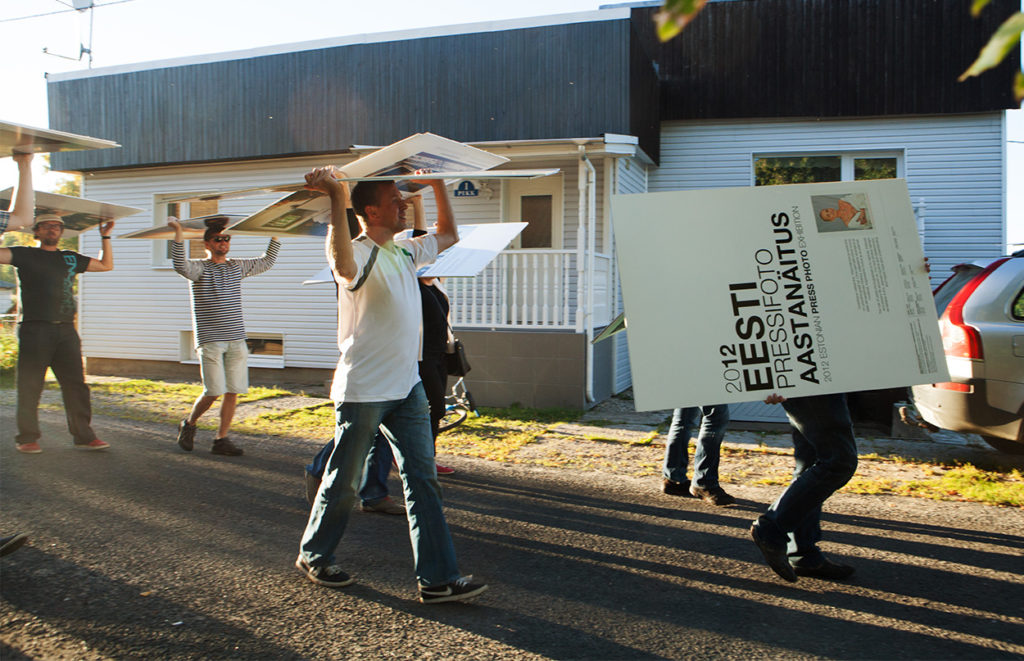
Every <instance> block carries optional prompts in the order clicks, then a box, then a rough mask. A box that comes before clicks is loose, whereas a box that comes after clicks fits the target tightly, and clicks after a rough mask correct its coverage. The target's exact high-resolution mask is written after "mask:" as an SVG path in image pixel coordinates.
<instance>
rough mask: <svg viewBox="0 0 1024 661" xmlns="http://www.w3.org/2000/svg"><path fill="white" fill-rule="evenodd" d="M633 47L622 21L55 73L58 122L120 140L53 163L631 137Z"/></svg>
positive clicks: (118, 163) (135, 162)
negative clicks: (404, 142)
mask: <svg viewBox="0 0 1024 661" xmlns="http://www.w3.org/2000/svg"><path fill="white" fill-rule="evenodd" d="M630 46H631V42H630V21H629V20H625V19H622V20H614V21H601V22H591V23H580V24H574V25H559V26H549V27H538V28H528V29H519V30H507V31H501V32H484V33H478V34H469V35H455V36H445V37H433V38H424V39H415V40H406V41H395V42H384V43H373V44H360V45H352V46H343V47H336V48H327V49H321V50H314V51H302V52H295V53H288V54H282V55H270V56H264V57H256V58H249V59H242V60H232V61H226V62H212V63H208V64H197V65H189V66H178V67H171V68H164V69H152V70H146V71H140V72H135V73H124V74H111V75H106V76H95V77H89V78H81V79H77V80H67V81H60V82H54V83H51V84H50V85H49V97H50V126H51V127H53V128H56V129H60V130H65V131H71V132H74V133H82V134H86V135H93V136H98V137H104V138H107V139H111V140H116V141H118V142H119V143H121V144H122V145H123V148H122V149H119V150H113V149H111V150H102V151H92V152H75V153H61V154H54V158H53V160H54V165H55V167H57V168H59V169H73V170H74V169H78V170H95V169H105V168H118V167H137V166H147V165H160V164H169V163H184V162H204V161H224V160H236V159H249V158H264V157H275V156H285V155H298V154H315V153H326V152H335V151H340V150H344V149H346V148H348V147H349V146H351V145H353V144H388V143H390V142H393V141H395V140H398V139H401V138H404V137H406V136H408V135H410V134H413V133H416V132H419V131H431V132H434V133H437V134H439V135H443V136H445V137H449V138H452V139H455V140H460V141H465V142H474V141H485V140H516V139H544V138H574V137H590V136H600V135H602V134H604V133H626V134H629V133H632V132H633V128H634V127H633V122H631V117H630V103H629V96H630V95H629V88H628V86H629V80H630V70H631V64H630ZM655 112H656V110H655ZM648 123H649V122H648ZM648 132H649V131H648ZM649 139H650V137H648V140H649ZM655 140H656V135H655Z"/></svg>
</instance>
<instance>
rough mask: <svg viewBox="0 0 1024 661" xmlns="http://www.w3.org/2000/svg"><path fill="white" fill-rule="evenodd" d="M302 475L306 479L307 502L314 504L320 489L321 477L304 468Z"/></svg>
mask: <svg viewBox="0 0 1024 661" xmlns="http://www.w3.org/2000/svg"><path fill="white" fill-rule="evenodd" d="M302 475H303V477H304V479H305V480H306V502H308V503H309V504H310V505H312V504H313V501H315V500H316V494H317V493H319V491H320V478H318V477H317V476H316V475H313V474H311V473H310V472H309V471H308V470H306V469H302Z"/></svg>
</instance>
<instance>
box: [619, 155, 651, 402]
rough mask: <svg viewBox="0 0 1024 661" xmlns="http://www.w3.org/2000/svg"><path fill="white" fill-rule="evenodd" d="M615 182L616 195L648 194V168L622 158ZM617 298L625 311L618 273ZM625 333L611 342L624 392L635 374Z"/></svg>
mask: <svg viewBox="0 0 1024 661" xmlns="http://www.w3.org/2000/svg"><path fill="white" fill-rule="evenodd" d="M615 166H616V172H615V180H616V182H617V189H618V190H617V191H616V194H619V195H629V194H634V193H646V192H647V166H646V165H645V164H643V163H641V162H640V161H639V160H638V159H635V158H621V159H619V160H618V161H616V163H615ZM615 280H616V282H615V286H616V297H617V299H618V301H617V304H616V306H615V307H616V310H618V311H619V312H621V311H622V310H624V309H625V308H624V306H623V302H622V287H621V285H620V283H619V282H618V272H616V278H615ZM628 332H629V331H624V332H622V333H619V334H617V335H614V336H612V339H611V342H614V343H615V349H614V352H615V383H614V391H615V392H616V393H619V392H622V391H623V390H625V389H626V388H629V387H630V386H632V385H633V373H632V372H631V371H630V366H629V343H628V342H627V341H626V333H628Z"/></svg>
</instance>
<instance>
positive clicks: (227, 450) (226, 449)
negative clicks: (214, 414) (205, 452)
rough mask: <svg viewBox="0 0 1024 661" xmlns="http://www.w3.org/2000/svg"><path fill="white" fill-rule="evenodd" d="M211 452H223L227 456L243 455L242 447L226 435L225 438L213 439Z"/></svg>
mask: <svg viewBox="0 0 1024 661" xmlns="http://www.w3.org/2000/svg"><path fill="white" fill-rule="evenodd" d="M210 452H212V453H213V454H222V455H224V456H226V457H239V456H241V455H242V448H240V447H238V446H237V445H235V444H234V443H232V442H231V440H230V439H228V437H227V436H225V437H224V438H218V439H216V440H214V441H213V447H212V448H210Z"/></svg>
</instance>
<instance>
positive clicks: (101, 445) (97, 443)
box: [75, 438, 110, 450]
mask: <svg viewBox="0 0 1024 661" xmlns="http://www.w3.org/2000/svg"><path fill="white" fill-rule="evenodd" d="M109 447H110V443H107V442H106V441H101V440H100V439H98V438H94V439H93V440H91V441H89V442H88V443H75V449H76V450H106V449H107V448H109Z"/></svg>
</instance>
